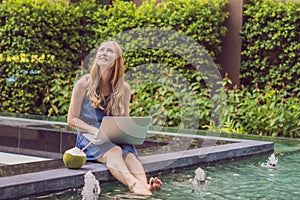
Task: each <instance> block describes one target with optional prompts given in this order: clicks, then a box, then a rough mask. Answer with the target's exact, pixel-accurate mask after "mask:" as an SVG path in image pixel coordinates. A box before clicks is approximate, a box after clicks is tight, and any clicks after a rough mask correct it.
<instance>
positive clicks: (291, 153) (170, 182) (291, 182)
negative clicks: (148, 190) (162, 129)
mask: <svg viewBox="0 0 300 200" xmlns="http://www.w3.org/2000/svg"><path fill="white" fill-rule="evenodd" d="M275 155H276V157H277V158H278V160H279V161H278V165H277V169H276V170H273V169H267V168H264V167H262V166H261V164H262V163H264V162H266V160H267V159H268V157H269V156H270V154H265V155H261V156H254V157H251V158H244V159H236V160H228V161H223V162H218V163H215V164H212V165H201V166H200V167H201V168H202V169H204V170H205V171H206V173H207V176H206V183H205V185H204V186H203V187H202V188H201V189H200V190H198V189H196V188H195V186H194V185H193V184H192V179H193V178H194V171H195V169H196V168H197V167H198V166H194V167H192V168H188V169H185V170H180V171H175V170H174V171H170V172H169V173H168V174H164V175H161V176H160V178H161V179H162V180H163V182H164V186H163V189H162V190H161V191H160V192H156V193H154V196H153V197H149V198H147V199H149V200H160V199H174V200H175V199H176V200H178V199H188V200H189V199H190V200H192V199H295V200H296V199H300V189H299V188H300V170H299V169H300V143H298V144H293V145H287V144H283V143H275ZM101 189H102V192H101V196H100V198H101V199H140V198H141V197H138V196H135V195H133V194H130V193H128V189H127V188H126V187H124V186H122V185H121V184H119V183H117V182H114V183H113V184H107V183H105V184H101ZM80 192H81V190H80V189H79V190H76V189H74V190H72V189H71V190H68V191H64V192H62V193H59V194H58V193H57V194H52V195H50V196H44V197H39V198H41V199H45V200H54V199H75V200H76V199H81V198H82V197H81V195H80Z"/></svg>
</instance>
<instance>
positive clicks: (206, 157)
mask: <svg viewBox="0 0 300 200" xmlns="http://www.w3.org/2000/svg"><path fill="white" fill-rule="evenodd" d="M149 133H152V134H167V135H176V136H182V137H195V138H201V139H213V140H222V141H230V142H233V143H228V144H222V145H216V146H206V147H202V148H198V149H191V150H185V151H177V152H171V153H164V154H158V155H149V156H143V157H140V160H141V161H142V163H143V165H144V168H145V171H146V173H147V175H151V174H155V175H157V174H158V173H160V172H163V173H167V172H168V171H170V170H173V169H179V168H184V167H189V166H195V165H201V164H202V165H204V164H208V163H213V162H218V161H224V160H231V159H236V158H242V157H246V156H251V155H259V154H264V153H268V152H273V151H274V143H273V142H263V141H255V140H245V139H233V138H223V137H214V136H200V135H191V134H183V133H182V134H181V133H170V132H158V131H149ZM89 170H91V171H92V172H93V173H94V174H95V176H96V177H97V179H98V180H99V181H100V183H101V182H107V181H110V180H114V178H113V177H112V176H111V175H110V173H109V171H108V169H107V168H106V167H105V165H103V164H100V163H93V162H88V163H86V164H85V165H84V166H83V167H82V168H81V169H76V170H72V169H67V168H59V169H52V170H47V171H40V172H34V173H27V174H20V175H15V176H6V177H0V199H19V198H24V197H30V196H35V195H43V194H50V193H53V192H57V191H61V190H67V189H70V188H80V187H82V186H83V185H84V174H85V173H86V172H88V171H89Z"/></svg>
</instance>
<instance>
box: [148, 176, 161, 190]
mask: <svg viewBox="0 0 300 200" xmlns="http://www.w3.org/2000/svg"><path fill="white" fill-rule="evenodd" d="M161 186H162V182H161V180H159V179H158V178H157V177H155V178H153V177H151V178H150V180H149V185H148V188H149V190H150V191H159V190H161Z"/></svg>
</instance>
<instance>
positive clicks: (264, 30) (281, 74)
mask: <svg viewBox="0 0 300 200" xmlns="http://www.w3.org/2000/svg"><path fill="white" fill-rule="evenodd" d="M299 38H300V2H299V1H284V0H249V1H248V3H247V4H245V10H244V26H243V29H242V47H243V51H242V66H241V83H242V84H245V85H255V83H258V84H259V86H261V87H263V86H264V84H265V83H267V82H269V83H271V85H272V86H273V87H278V86H279V87H281V85H282V84H285V85H286V87H287V88H288V89H297V88H298V89H297V90H298V92H300V91H299V88H300V75H299V74H300V57H299V55H300V43H299Z"/></svg>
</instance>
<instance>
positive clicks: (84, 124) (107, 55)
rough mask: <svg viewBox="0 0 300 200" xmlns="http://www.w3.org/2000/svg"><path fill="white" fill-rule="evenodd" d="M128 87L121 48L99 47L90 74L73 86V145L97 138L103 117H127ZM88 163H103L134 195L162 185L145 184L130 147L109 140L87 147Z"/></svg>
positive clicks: (106, 44)
mask: <svg viewBox="0 0 300 200" xmlns="http://www.w3.org/2000/svg"><path fill="white" fill-rule="evenodd" d="M130 97H131V93H130V87H129V85H128V84H127V83H126V82H125V81H124V61H123V55H122V50H121V48H120V46H119V45H118V44H117V43H116V42H114V41H107V42H104V43H102V44H101V45H100V47H99V49H98V51H97V53H96V57H95V60H94V63H93V66H92V68H91V72H90V74H87V75H85V76H83V77H82V78H81V79H79V80H78V82H77V83H76V85H75V87H74V89H73V93H72V98H71V103H70V107H69V112H68V124H69V125H70V126H72V127H75V128H76V129H77V130H78V135H77V140H76V146H77V147H78V148H80V149H82V148H83V147H85V146H86V145H87V144H88V143H89V142H90V141H89V140H88V139H87V138H86V137H85V136H84V135H83V133H89V134H93V135H97V134H98V131H99V127H100V124H101V121H102V118H103V117H104V116H105V115H115V116H128V115H129V106H130V105H129V104H130ZM85 153H86V155H87V160H93V161H98V162H101V163H105V164H106V166H107V167H108V169H109V171H110V172H111V174H112V175H113V176H114V177H115V178H116V179H117V180H119V181H120V182H121V183H123V184H124V185H126V186H128V188H129V189H130V190H131V191H132V192H134V193H137V194H141V195H152V191H154V190H160V189H161V186H162V182H161V181H160V180H159V179H158V178H150V181H149V184H148V183H147V178H146V174H145V171H144V168H143V166H142V163H141V162H140V160H139V159H138V158H137V151H136V149H135V147H134V146H133V145H118V144H114V143H112V142H110V141H108V140H107V141H104V142H102V143H97V144H96V143H95V144H91V145H89V147H88V148H87V149H86V150H85Z"/></svg>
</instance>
